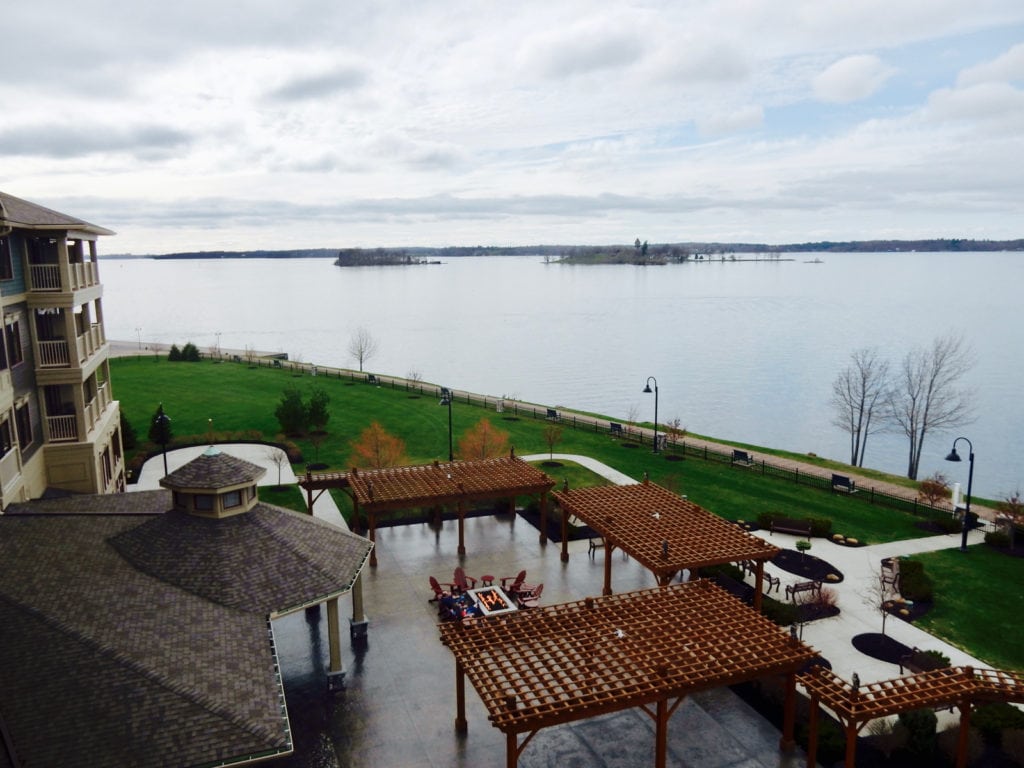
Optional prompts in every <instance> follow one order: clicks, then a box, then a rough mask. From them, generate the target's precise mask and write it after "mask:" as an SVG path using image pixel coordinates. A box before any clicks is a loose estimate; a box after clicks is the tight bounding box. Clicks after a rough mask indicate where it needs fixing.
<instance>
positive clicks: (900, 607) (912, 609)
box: [883, 600, 932, 622]
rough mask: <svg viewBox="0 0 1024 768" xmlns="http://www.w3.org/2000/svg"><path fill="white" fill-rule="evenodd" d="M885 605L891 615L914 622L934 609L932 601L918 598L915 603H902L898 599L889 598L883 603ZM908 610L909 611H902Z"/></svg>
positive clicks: (886, 610)
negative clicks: (923, 600)
mask: <svg viewBox="0 0 1024 768" xmlns="http://www.w3.org/2000/svg"><path fill="white" fill-rule="evenodd" d="M883 605H884V606H885V612H886V613H888V614H889V615H890V616H895V617H896V618H897V619H902V620H903V621H908V622H913V621H914V620H915V619H919V618H921V617H922V616H924V615H925V614H926V613H928V611H930V610H931V609H932V603H925V602H922V601H920V600H917V601H915V602H913V603H901V602H898V601H896V600H887V601H886V602H885V603H883ZM901 611H906V612H907V613H906V614H904V613H901Z"/></svg>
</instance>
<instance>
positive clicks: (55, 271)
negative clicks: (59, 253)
mask: <svg viewBox="0 0 1024 768" xmlns="http://www.w3.org/2000/svg"><path fill="white" fill-rule="evenodd" d="M61 266H62V265H60V264H30V265H29V278H30V279H31V282H32V285H31V289H32V290H33V291H77V290H79V289H80V288H88V287H90V286H93V285H99V282H100V281H99V269H97V265H96V264H95V263H94V262H91V261H86V262H83V263H78V264H68V265H66V266H67V267H68V269H66V270H63V271H64V273H65V274H66V275H67V277H66V279H65V281H62V280H61V272H62V269H61ZM63 282H66V283H67V286H65V285H63Z"/></svg>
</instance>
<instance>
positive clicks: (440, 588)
mask: <svg viewBox="0 0 1024 768" xmlns="http://www.w3.org/2000/svg"><path fill="white" fill-rule="evenodd" d="M454 586H455V585H454V584H449V583H447V582H445V583H444V584H443V585H442V584H440V583H439V582H438V580H437V579H435V578H434V577H433V576H431V577H430V588H431V589H432V590H434V596H433V597H431V598H428V599H427V602H428V603H436V602H437V601H438V600H440V599H441V598H442V597H448V595H450V594H451V590H452V588H453V587H454ZM444 587H448V589H447V590H446V589H444Z"/></svg>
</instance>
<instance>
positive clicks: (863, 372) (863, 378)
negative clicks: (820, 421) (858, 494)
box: [832, 349, 890, 467]
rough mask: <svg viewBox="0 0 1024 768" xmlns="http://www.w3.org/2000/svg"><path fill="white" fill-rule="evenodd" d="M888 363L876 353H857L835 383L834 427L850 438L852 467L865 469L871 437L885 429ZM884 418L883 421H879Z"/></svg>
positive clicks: (869, 351)
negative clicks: (865, 458) (866, 451)
mask: <svg viewBox="0 0 1024 768" xmlns="http://www.w3.org/2000/svg"><path fill="white" fill-rule="evenodd" d="M889 386H890V385H889V363H888V362H886V361H885V360H881V359H880V358H879V357H878V352H877V351H876V350H873V349H858V350H857V351H856V352H854V353H853V354H852V355H850V364H849V365H847V366H846V368H844V369H843V370H842V371H840V373H839V375H838V376H836V378H835V381H833V382H832V409H833V412H834V414H835V415H834V416H833V418H832V423H833V424H834V425H835V426H837V427H839V428H840V429H842V430H843V431H845V432H846V433H847V434H849V436H850V464H851V465H853V466H855V467H857V466H861V467H862V466H864V451H865V450H866V449H867V445H868V436H869V435H871V434H873V433H874V432H878V431H880V430H881V429H882V428H883V427H884V426H885V420H884V416H885V408H886V404H887V400H886V395H887V392H888V390H889ZM879 417H882V418H879Z"/></svg>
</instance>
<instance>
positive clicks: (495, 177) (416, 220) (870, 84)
mask: <svg viewBox="0 0 1024 768" xmlns="http://www.w3.org/2000/svg"><path fill="white" fill-rule="evenodd" d="M2 30H3V32H2V42H0V71H2V72H3V73H4V74H3V76H2V77H0V94H2V103H3V108H2V111H0V189H2V190H3V191H5V192H7V193H8V194H12V195H15V196H16V197H21V198H24V199H27V200H31V201H32V202H35V203H39V204H41V205H45V206H48V207H51V208H55V209H56V210H59V211H62V212H64V213H68V214H72V215H74V216H78V217H81V218H83V219H85V220H87V221H90V222H92V223H94V224H98V225H100V226H104V227H107V228H109V229H113V230H115V231H116V232H117V236H116V237H114V238H110V239H108V240H106V241H105V242H104V243H103V244H102V248H101V252H103V253H108V254H109V253H134V254H147V253H168V252H172V251H181V250H254V249H288V248H335V247H338V248H349V247H378V246H395V247H400V246H416V245H421V246H427V245H429V246H443V245H467V246H472V245H491V246H503V245H533V244H542V243H543V244H569V243H572V244H610V243H632V242H633V241H634V239H635V238H640V239H641V240H649V241H650V242H651V243H666V242H686V241H698V242H712V241H717V242H759V243H792V242H808V241H819V240H838V241H844V240H868V239H876V238H877V239H915V238H931V237H949V238H954V237H957V238H975V239H992V240H1005V239H1014V238H1020V237H1024V225H1022V221H1024V173H1022V172H1021V171H1022V168H1024V164H1022V160H1021V158H1022V157H1024V3H1022V2H1021V0H856V1H853V0H845V1H843V2H832V1H830V0H707V1H695V0H691V1H688V0H665V1H664V2H660V1H659V0H650V1H649V2H598V1H596V0H595V1H587V0H564V1H563V2H551V1H550V0H545V1H544V2H534V1H533V0H520V1H519V2H515V3H509V2H501V3H497V2H487V1H486V0H473V1H472V2H468V1H463V0H444V2H429V0H418V1H417V2H411V1H410V2H403V1H397V2H393V1H391V0H374V2H372V3H355V2H340V1H339V0H287V1H286V2H282V0H273V1H272V2H271V1H269V0H234V1H233V2H231V3H227V2H215V1H213V2H211V0H203V1H202V2H200V1H199V0H176V1H175V2H171V3H167V2H156V1H155V0H137V1H136V2H128V3H126V2H124V1H123V0H35V1H34V2H17V3H8V4H7V5H6V6H5V8H4V20H3V25H2Z"/></svg>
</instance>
